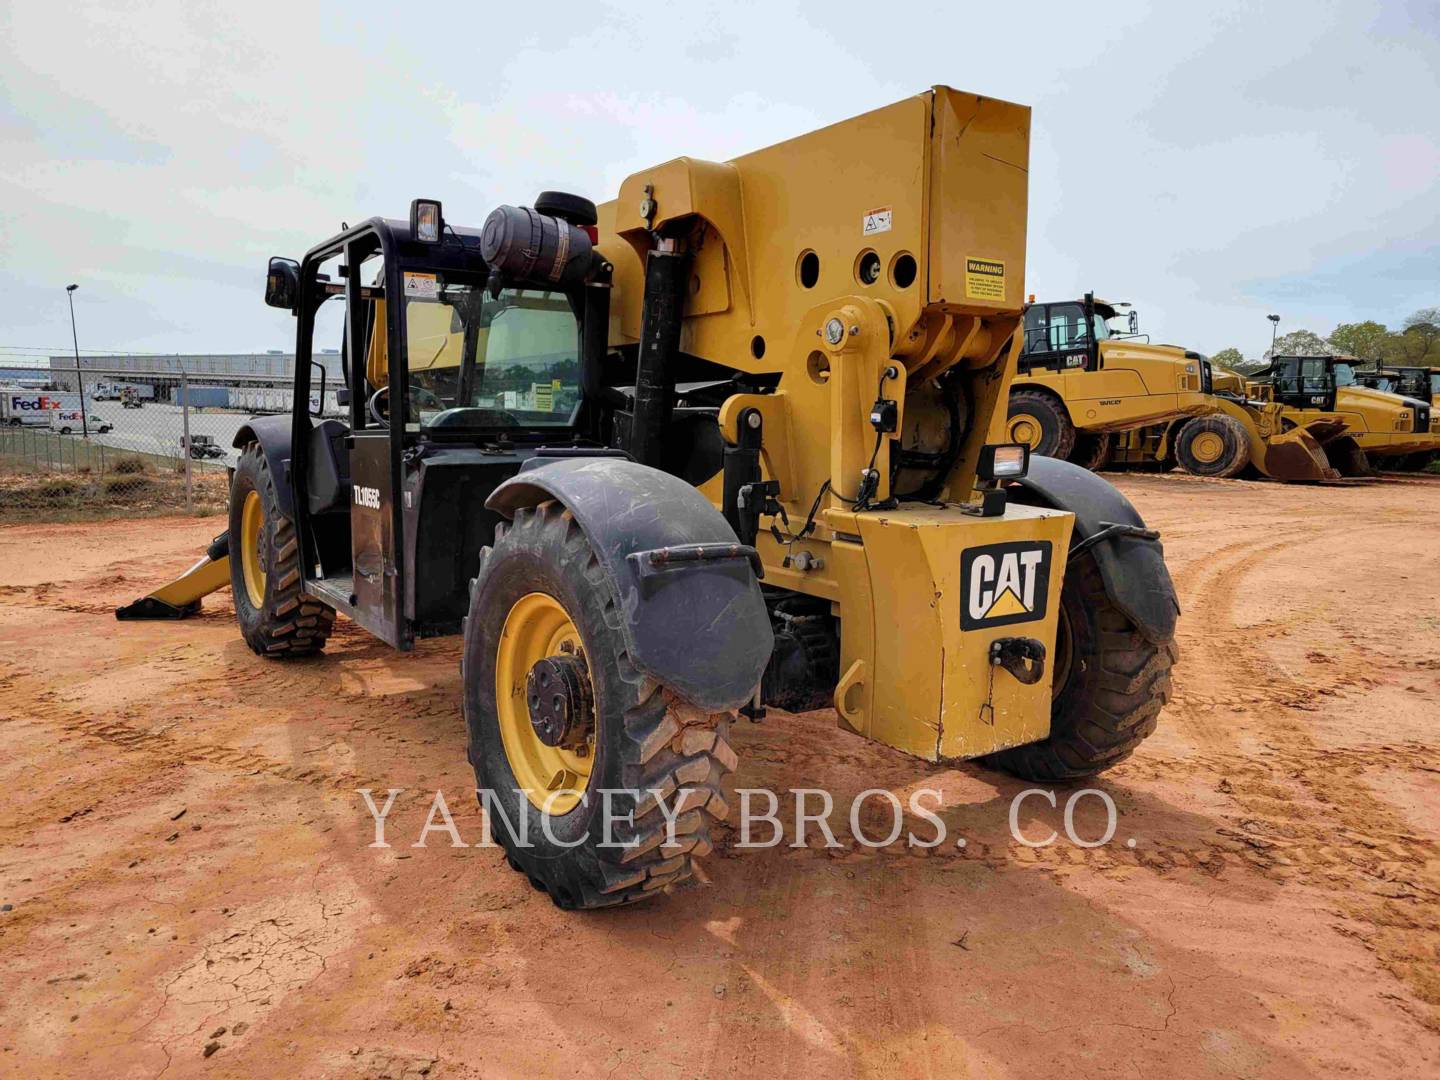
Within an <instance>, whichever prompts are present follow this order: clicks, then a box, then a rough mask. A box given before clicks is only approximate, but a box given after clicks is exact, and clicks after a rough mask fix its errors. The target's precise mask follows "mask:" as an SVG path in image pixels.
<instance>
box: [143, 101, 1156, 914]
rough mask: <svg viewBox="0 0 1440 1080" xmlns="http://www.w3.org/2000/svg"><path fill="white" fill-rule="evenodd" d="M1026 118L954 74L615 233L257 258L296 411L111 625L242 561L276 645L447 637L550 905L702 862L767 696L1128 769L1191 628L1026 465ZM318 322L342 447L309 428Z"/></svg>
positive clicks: (669, 171)
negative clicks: (196, 555)
mask: <svg viewBox="0 0 1440 1080" xmlns="http://www.w3.org/2000/svg"><path fill="white" fill-rule="evenodd" d="M1029 131H1030V113H1029V110H1028V109H1027V108H1025V107H1023V106H1019V105H1013V104H1009V103H1006V102H1003V101H997V100H994V99H990V98H985V97H980V96H977V95H974V94H965V93H960V92H958V91H955V90H951V89H949V88H946V87H936V88H934V89H933V90H931V91H929V92H926V93H923V94H920V95H917V96H915V97H911V98H907V99H905V100H903V101H900V102H898V103H896V104H893V105H890V106H888V107H886V108H882V109H880V110H878V111H876V112H872V113H867V114H865V115H863V116H859V117H856V118H855V119H852V120H848V121H845V122H843V123H839V124H836V125H834V126H831V127H828V128H824V129H822V130H820V131H816V132H812V133H810V134H808V135H804V136H801V137H799V138H797V139H793V140H791V141H789V142H784V143H781V144H779V145H776V146H772V147H770V148H768V149H765V150H760V151H757V152H755V153H752V154H748V155H746V156H744V157H740V158H737V159H735V160H734V161H730V162H724V163H720V162H710V161H702V160H698V159H694V158H684V157H681V158H676V159H674V160H671V161H668V162H665V163H663V164H660V165H657V166H654V167H653V168H648V169H644V170H642V171H640V172H637V173H635V174H634V175H632V176H630V177H628V178H627V179H626V180H625V181H624V182H623V183H622V184H621V185H620V191H619V195H618V197H617V198H615V199H614V200H612V201H611V202H608V203H605V204H603V205H600V206H598V207H597V206H595V205H593V204H592V203H590V202H589V201H588V200H586V199H583V198H580V197H578V196H575V195H568V194H563V193H557V192H544V193H542V194H541V195H540V196H539V197H538V198H536V199H535V201H534V204H533V205H532V206H511V205H505V206H501V207H499V208H497V209H496V210H494V211H493V212H492V213H491V214H490V215H489V217H488V218H487V219H486V221H485V223H484V225H483V227H481V228H479V229H472V228H466V227H464V226H462V225H459V224H452V223H451V222H449V221H447V220H446V219H445V218H444V216H443V211H442V207H441V205H440V203H439V202H437V201H434V200H425V199H420V200H416V201H415V202H414V203H413V204H412V206H411V212H410V217H409V220H408V221H394V220H385V219H380V218H373V219H371V220H369V221H367V222H364V223H363V224H360V225H357V226H354V227H352V228H349V229H347V230H346V231H344V232H342V233H340V234H339V235H337V236H334V237H332V238H330V239H328V240H326V241H324V242H323V243H321V244H319V245H317V246H316V247H314V248H313V249H311V251H310V252H309V253H307V254H306V255H305V257H304V258H303V259H302V260H300V261H299V262H296V261H292V260H288V259H278V258H277V259H272V260H271V263H270V269H269V274H268V279H267V286H266V300H267V302H268V303H269V304H271V305H272V306H276V307H279V308H282V309H285V310H289V311H291V312H292V313H293V314H294V315H295V317H296V320H297V332H296V361H295V365H296V366H295V393H294V401H295V402H296V405H295V411H294V413H293V415H292V416H282V417H268V418H256V419H253V420H251V421H250V422H249V423H248V424H246V425H245V426H244V427H243V428H242V429H241V430H240V432H239V434H238V435H237V437H236V446H237V447H238V448H239V449H240V451H241V454H240V460H239V464H238V466H237V468H236V470H235V474H234V480H233V484H232V488H231V495H230V523H229V524H230V528H229V531H228V534H227V535H226V537H224V538H223V539H222V541H218V542H217V544H216V546H215V548H214V549H212V552H211V556H212V558H211V559H210V560H209V561H208V562H202V564H201V565H200V566H198V567H195V568H192V571H191V572H190V573H189V575H188V576H187V577H186V578H185V579H183V583H172V585H171V586H167V587H166V589H163V590H160V591H159V592H158V593H156V594H152V596H150V597H146V598H142V599H141V600H139V601H137V602H136V603H135V604H133V605H130V606H129V607H128V608H125V609H121V612H119V613H118V614H120V616H121V617H126V618H129V617H145V616H167V615H169V616H174V615H183V614H185V613H187V612H189V611H192V610H194V608H195V607H196V606H198V604H199V600H200V597H201V596H202V595H203V594H204V592H206V591H208V590H210V589H212V588H213V587H215V585H216V584H217V577H218V572H217V568H218V567H220V566H221V565H224V566H226V567H227V568H228V571H229V573H228V578H229V581H230V585H231V591H232V593H233V596H234V603H235V610H236V617H237V620H238V622H239V624H240V632H241V634H242V635H243V636H244V638H245V640H246V641H247V642H248V643H249V644H250V646H251V648H252V649H253V650H254V651H255V652H256V653H258V654H260V655H262V656H264V657H267V658H273V659H276V660H284V659H286V658H289V657H294V656H300V655H307V654H311V653H314V652H316V651H317V650H319V649H320V648H321V647H322V646H323V645H324V643H325V640H326V637H327V635H328V633H329V631H330V628H331V625H332V623H333V621H334V619H335V617H336V615H337V613H339V614H343V615H345V616H346V617H347V618H350V619H352V620H353V621H355V622H356V623H358V624H360V625H361V626H363V627H364V628H366V629H367V630H369V631H370V632H371V633H373V634H375V635H376V636H378V637H380V638H381V639H383V640H385V641H387V642H389V643H390V644H392V645H394V646H396V647H398V648H401V649H407V648H410V647H411V646H412V644H413V643H414V641H415V640H416V639H417V638H420V637H426V636H432V635H441V634H457V633H458V634H461V635H462V645H461V649H460V652H461V681H462V684H463V712H464V717H465V722H466V724H467V727H468V733H469V759H470V763H471V764H472V766H473V767H474V771H475V778H476V786H477V788H478V790H479V792H480V794H481V798H482V801H484V802H485V803H486V805H487V811H488V816H489V819H490V822H491V827H492V831H493V832H494V833H495V834H496V838H497V840H498V841H499V842H500V843H501V844H502V845H503V846H504V848H505V850H506V853H507V856H508V858H509V861H510V864H511V866H512V867H513V868H515V869H516V870H518V871H520V872H521V873H523V874H524V875H525V876H527V877H528V878H529V880H530V881H531V883H532V884H534V885H535V886H536V887H537V888H540V889H543V890H545V891H546V892H547V893H548V894H549V895H550V897H551V898H552V899H553V900H554V901H555V903H556V904H558V905H560V906H561V907H564V908H595V907H604V906H610V905H614V904H621V903H626V902H629V901H634V900H639V899H642V898H644V897H647V896H651V895H654V894H655V893H657V892H659V891H660V890H663V889H664V888H665V887H666V886H668V885H670V884H672V883H674V882H677V881H680V880H682V879H684V878H685V877H687V876H688V875H689V874H690V873H691V867H692V860H693V859H694V858H695V857H696V856H699V855H703V854H704V853H705V852H707V851H708V850H709V849H710V846H711V839H710V827H711V825H712V824H713V823H714V822H715V821H717V820H719V819H723V818H724V817H725V816H726V814H727V812H728V809H729V807H728V796H727V795H726V793H725V789H724V787H723V786H722V781H723V779H724V777H725V774H726V773H728V772H730V771H731V770H733V769H735V768H736V766H737V759H736V755H735V753H734V751H733V750H732V748H731V746H730V742H729V739H728V735H727V730H728V724H729V723H730V721H731V720H732V719H733V718H734V717H735V716H736V715H737V714H744V715H749V716H751V717H758V716H760V715H761V714H762V713H763V711H764V709H765V707H766V706H767V705H769V704H773V705H776V706H781V707H785V708H790V709H798V708H809V707H814V706H816V705H820V704H824V705H833V706H834V708H835V711H836V712H837V714H838V717H839V723H840V724H841V725H842V726H843V727H845V728H847V729H849V730H850V731H853V732H856V733H858V734H860V735H862V736H864V737H867V738H871V739H876V740H878V741H880V742H883V743H885V744H887V745H889V746H892V747H895V748H897V749H900V750H903V751H905V752H907V753H910V754H914V755H916V756H917V757H920V758H923V759H925V760H927V761H940V760H945V759H953V758H973V757H982V758H984V759H985V760H986V761H987V762H989V763H991V764H993V765H994V766H995V767H997V768H1001V769H1006V770H1009V771H1011V772H1013V773H1015V774H1016V775H1019V776H1023V777H1026V778H1029V779H1032V780H1037V781H1046V782H1053V781H1069V780H1078V779H1081V778H1084V777H1088V776H1091V775H1094V774H1095V773H1098V772H1100V771H1101V770H1104V769H1106V768H1109V767H1111V766H1112V765H1114V764H1115V763H1117V762H1119V761H1121V760H1123V759H1124V758H1125V757H1126V756H1128V755H1129V754H1130V753H1131V752H1132V751H1133V750H1134V749H1135V747H1136V746H1137V745H1138V744H1139V743H1140V742H1141V741H1142V740H1143V739H1144V738H1145V737H1146V736H1147V735H1149V734H1150V732H1151V731H1152V730H1153V729H1154V727H1155V724H1156V719H1157V716H1158V714H1159V712H1160V709H1161V707H1162V705H1163V704H1164V703H1165V701H1166V699H1167V697H1168V694H1169V687H1170V669H1171V664H1172V661H1173V659H1174V655H1175V653H1174V644H1173V643H1174V631H1175V622H1176V618H1177V615H1178V606H1177V604H1176V600H1175V592H1174V588H1173V586H1172V584H1171V581H1170V577H1169V574H1168V572H1167V571H1166V567H1165V562H1164V557H1163V552H1162V549H1161V546H1160V544H1159V542H1158V535H1157V534H1156V533H1155V532H1154V531H1153V530H1151V529H1148V528H1147V527H1146V526H1145V523H1144V522H1143V521H1142V520H1141V518H1140V516H1139V514H1137V513H1136V511H1135V509H1134V508H1133V507H1132V506H1131V505H1130V504H1129V502H1127V500H1126V499H1125V498H1124V497H1123V496H1121V495H1120V494H1119V492H1117V491H1116V490H1115V489H1114V488H1113V487H1111V486H1110V485H1109V484H1108V483H1107V482H1105V481H1104V480H1103V479H1101V478H1100V477H1098V476H1096V475H1094V474H1092V473H1090V472H1088V471H1086V470H1083V469H1080V468H1077V467H1075V466H1073V465H1071V464H1069V463H1067V462H1063V461H1056V460H1051V459H1046V458H1034V459H1031V458H1030V457H1029V454H1028V451H1027V448H1026V447H1024V446H1020V445H1016V444H1013V443H1008V442H1006V440H1005V415H1004V404H1005V401H1006V395H1007V391H1008V384H1009V381H1010V379H1011V377H1012V376H1013V374H1014V369H1013V365H1012V363H1011V361H1010V359H1009V352H1008V346H1009V343H1010V341H1011V339H1012V338H1013V337H1014V336H1015V334H1016V331H1017V330H1018V328H1019V325H1020V318H1021V309H1022V306H1023V298H1022V295H1021V282H1022V280H1023V278H1024V255H1025V219H1026V197H1027V193H1026V186H1027V166H1028V154H1029ZM327 304H338V305H340V306H341V313H342V314H343V324H344V334H343V342H344V344H343V351H342V354H341V357H340V364H341V370H340V372H339V375H340V377H341V379H342V380H343V382H344V384H345V388H346V392H345V400H346V402H347V404H348V409H349V415H348V417H347V419H346V421H344V422H341V421H338V420H334V419H320V418H318V417H315V416H312V415H310V413H309V412H308V411H307V407H306V406H307V403H309V402H310V401H311V400H312V397H313V396H314V394H315V392H316V391H317V390H321V389H323V387H324V384H325V381H326V380H327V378H330V377H331V376H332V374H333V373H331V372H329V371H327V370H326V369H325V368H324V367H322V366H321V365H320V363H319V362H318V361H319V359H320V358H321V355H322V354H321V353H320V352H319V346H318V345H317V344H316V343H315V340H314V338H315V327H316V325H317V323H316V319H317V312H320V311H322V310H323V309H324V308H325V306H326V305H327ZM321 396H322V399H323V394H322V395H321ZM185 583H188V584H185Z"/></svg>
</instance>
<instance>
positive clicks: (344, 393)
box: [335, 386, 350, 409]
mask: <svg viewBox="0 0 1440 1080" xmlns="http://www.w3.org/2000/svg"><path fill="white" fill-rule="evenodd" d="M335 404H336V405H339V406H340V408H342V409H348V408H349V407H350V388H349V387H348V386H342V387H340V388H338V389H337V390H336V391H335Z"/></svg>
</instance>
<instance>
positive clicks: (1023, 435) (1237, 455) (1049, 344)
mask: <svg viewBox="0 0 1440 1080" xmlns="http://www.w3.org/2000/svg"><path fill="white" fill-rule="evenodd" d="M1122 308H1130V310H1129V311H1128V312H1126V321H1125V322H1123V323H1121V324H1120V325H1119V326H1116V325H1114V324H1115V323H1116V322H1117V321H1118V320H1119V319H1120V316H1121V309H1122ZM1024 335H1025V336H1024V342H1023V345H1022V348H1021V353H1020V370H1019V373H1018V374H1017V375H1016V377H1015V379H1014V381H1013V382H1012V383H1011V387H1010V403H1009V420H1008V427H1007V431H1008V434H1009V436H1010V438H1011V439H1013V440H1014V441H1016V442H1022V443H1025V444H1026V445H1028V446H1030V448H1031V450H1032V451H1033V452H1034V453H1037V454H1045V455H1048V456H1051V457H1060V458H1065V459H1067V460H1069V461H1072V462H1074V463H1076V464H1078V465H1083V466H1085V467H1086V468H1090V469H1099V468H1107V467H1108V468H1121V467H1144V466H1154V467H1160V466H1163V467H1166V468H1173V467H1174V466H1175V465H1176V464H1179V465H1181V466H1182V467H1184V468H1185V469H1186V470H1187V471H1189V472H1192V473H1195V474H1196V475H1199V476H1216V477H1230V476H1238V475H1240V474H1241V473H1242V472H1245V471H1247V470H1250V471H1254V472H1258V473H1259V474H1261V475H1264V476H1270V477H1274V478H1276V479H1280V480H1296V481H1301V480H1325V479H1330V478H1334V477H1336V476H1337V475H1338V474H1337V473H1336V472H1335V470H1334V469H1332V468H1330V465H1329V462H1328V461H1327V460H1326V457H1325V454H1324V451H1323V450H1321V448H1320V443H1321V441H1323V439H1324V438H1328V437H1330V436H1332V435H1333V434H1334V433H1335V432H1338V431H1339V430H1342V428H1343V425H1339V426H1337V421H1336V420H1335V418H1333V417H1331V418H1328V419H1327V418H1318V417H1317V418H1312V419H1311V420H1310V421H1308V422H1307V423H1306V424H1304V425H1297V424H1294V423H1289V422H1287V421H1285V420H1284V419H1283V418H1282V417H1281V415H1280V414H1281V411H1282V410H1281V408H1280V407H1279V406H1276V405H1272V404H1268V403H1266V402H1263V401H1257V400H1254V399H1252V398H1250V397H1248V396H1247V395H1246V394H1245V393H1244V386H1243V384H1242V383H1240V382H1238V381H1237V380H1231V379H1229V378H1227V375H1228V373H1225V372H1224V369H1221V371H1220V372H1215V371H1214V370H1213V369H1212V366H1211V364H1210V361H1209V360H1208V359H1207V358H1206V357H1204V356H1203V355H1201V354H1200V353H1198V352H1195V351H1193V350H1190V349H1185V348H1182V347H1180V346H1178V345H1154V344H1151V343H1150V341H1149V339H1148V337H1147V338H1146V340H1144V341H1141V340H1139V338H1140V336H1141V335H1140V334H1139V320H1138V316H1137V314H1136V312H1135V310H1134V309H1133V308H1131V307H1130V305H1129V304H1115V303H1109V302H1107V301H1104V300H1099V299H1097V298H1096V297H1095V296H1094V294H1093V293H1087V294H1086V295H1085V296H1084V298H1083V299H1081V300H1067V301H1061V302H1058V303H1042V304H1037V303H1034V302H1033V301H1032V303H1031V304H1030V305H1029V306H1028V307H1027V308H1026V311H1025V330H1024Z"/></svg>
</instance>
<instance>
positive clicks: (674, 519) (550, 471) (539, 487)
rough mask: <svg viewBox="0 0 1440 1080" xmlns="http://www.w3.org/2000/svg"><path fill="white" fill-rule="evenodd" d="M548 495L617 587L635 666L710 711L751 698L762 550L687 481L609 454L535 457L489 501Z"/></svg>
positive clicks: (760, 660) (532, 500)
mask: <svg viewBox="0 0 1440 1080" xmlns="http://www.w3.org/2000/svg"><path fill="white" fill-rule="evenodd" d="M549 499H555V500H557V501H558V502H560V503H561V504H562V505H563V506H564V507H565V508H566V509H568V510H569V511H570V513H571V514H573V515H574V517H575V521H576V523H577V524H578V525H579V526H580V529H581V531H582V532H583V533H584V534H585V538H586V539H587V540H588V541H589V542H590V547H591V549H592V550H593V551H594V552H595V555H596V557H597V558H598V559H599V561H600V564H601V566H602V567H603V568H604V570H605V574H606V577H607V578H608V579H609V582H610V584H611V585H612V586H613V587H614V589H615V595H616V597H617V598H618V600H619V604H620V611H621V614H622V619H621V628H622V632H623V634H624V636H625V644H626V648H627V650H628V651H629V653H630V659H631V660H632V662H633V663H634V664H635V666H636V667H637V668H639V669H640V670H641V671H643V672H644V673H645V674H647V675H649V676H650V677H652V678H654V679H656V680H657V681H659V682H660V683H662V684H664V685H665V686H667V687H670V688H671V689H672V690H674V691H675V692H676V693H677V694H679V695H680V696H681V697H682V698H684V699H685V700H686V701H688V702H690V703H691V704H693V705H695V706H698V707H699V708H701V709H704V710H706V711H708V712H717V711H722V710H729V709H736V708H739V707H740V706H741V705H743V704H744V703H745V702H747V701H749V700H750V699H751V697H752V696H753V695H754V693H755V689H756V687H757V686H759V684H760V676H761V675H762V674H763V672H764V670H765V665H766V663H767V662H768V660H769V659H770V649H771V646H772V645H773V643H774V638H773V636H772V634H771V630H770V617H769V614H768V613H767V611H766V609H765V601H764V600H763V599H762V597H761V595H760V584H759V582H758V581H757V580H756V569H757V568H758V561H759V560H758V557H757V556H755V554H754V551H753V549H751V548H747V547H744V546H743V545H741V543H740V541H739V540H738V539H737V538H736V536H735V532H734V530H733V529H731V528H730V525H729V524H728V523H727V522H726V521H725V519H724V518H723V517H722V516H721V515H720V513H719V511H717V510H716V509H715V507H714V506H712V505H711V504H710V502H709V501H708V500H707V499H706V498H705V497H704V496H703V495H701V494H700V493H699V492H698V491H697V490H696V489H695V488H693V487H691V486H690V485H689V484H687V483H685V482H684V481H683V480H679V479H677V478H676V477H673V476H671V475H669V474H668V473H664V472H661V471H660V470H659V469H652V468H649V467H648V466H645V465H639V464H636V463H635V462H633V461H625V460H621V459H619V458H613V457H596V458H574V459H570V460H558V461H557V460H555V459H553V458H538V457H537V458H532V459H531V461H530V462H527V463H526V467H525V468H524V469H523V470H522V471H521V472H520V473H519V474H518V475H516V476H514V477H511V478H510V479H509V480H507V481H505V482H504V483H503V484H501V485H500V486H499V487H497V488H496V489H495V491H494V492H493V493H492V494H491V495H490V498H489V499H488V500H487V501H486V504H485V505H486V506H487V507H488V508H489V509H491V510H494V511H496V512H497V513H500V514H503V515H505V516H506V517H507V518H513V517H514V515H515V511H516V510H519V509H521V508H523V507H527V506H536V505H538V504H540V503H542V502H545V501H547V500H549ZM700 545H705V546H703V547H701V546H700Z"/></svg>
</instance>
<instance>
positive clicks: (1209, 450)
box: [1190, 431, 1225, 465]
mask: <svg viewBox="0 0 1440 1080" xmlns="http://www.w3.org/2000/svg"><path fill="white" fill-rule="evenodd" d="M1190 453H1191V455H1192V456H1193V457H1194V458H1195V460H1196V461H1198V462H1200V464H1202V465H1213V464H1215V462H1217V461H1219V460H1220V459H1221V458H1222V457H1224V456H1225V440H1224V439H1222V438H1221V437H1220V436H1219V435H1217V434H1215V432H1213V431H1202V432H1201V433H1200V434H1199V435H1197V436H1195V439H1194V441H1193V442H1191V444H1190Z"/></svg>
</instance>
